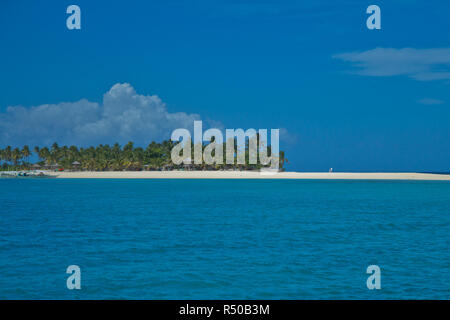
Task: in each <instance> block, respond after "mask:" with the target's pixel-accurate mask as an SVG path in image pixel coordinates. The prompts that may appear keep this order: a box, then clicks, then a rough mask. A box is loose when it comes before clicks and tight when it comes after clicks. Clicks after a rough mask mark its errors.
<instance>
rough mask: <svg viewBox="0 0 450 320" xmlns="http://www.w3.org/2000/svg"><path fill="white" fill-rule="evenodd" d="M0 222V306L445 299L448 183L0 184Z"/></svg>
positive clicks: (449, 255)
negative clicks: (373, 282)
mask: <svg viewBox="0 0 450 320" xmlns="http://www.w3.org/2000/svg"><path fill="white" fill-rule="evenodd" d="M0 217H1V218H0V219H1V220H0V299H143V298H145V299H344V298H349V299H384V298H388V299H411V298H412V299H416V298H430V299H431V298H437V299H449V298H450V251H449V244H450V183H448V182H417V181H416V182H401V181H295V180H284V181H277V180H266V181H262V180H64V179H0ZM372 264H375V265H378V266H379V267H380V268H381V287H382V288H381V290H368V289H367V286H366V280H367V277H368V276H369V275H368V274H366V269H367V267H368V266H369V265H372ZM69 265H78V266H80V268H81V287H82V288H81V290H68V289H67V287H66V279H67V277H68V276H69V275H68V274H66V268H67V267H68V266H69Z"/></svg>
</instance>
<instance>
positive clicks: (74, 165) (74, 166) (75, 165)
mask: <svg viewBox="0 0 450 320" xmlns="http://www.w3.org/2000/svg"><path fill="white" fill-rule="evenodd" d="M80 165H81V163H79V162H78V161H74V162H72V168H73V169H74V170H78V169H79V168H80Z"/></svg>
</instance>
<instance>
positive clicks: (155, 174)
mask: <svg viewBox="0 0 450 320" xmlns="http://www.w3.org/2000/svg"><path fill="white" fill-rule="evenodd" d="M46 174H48V175H50V176H52V177H56V178H58V179H305V180H430V181H450V175H446V174H434V173H415V172H331V173H330V172H255V171H99V172H97V171H79V172H46Z"/></svg>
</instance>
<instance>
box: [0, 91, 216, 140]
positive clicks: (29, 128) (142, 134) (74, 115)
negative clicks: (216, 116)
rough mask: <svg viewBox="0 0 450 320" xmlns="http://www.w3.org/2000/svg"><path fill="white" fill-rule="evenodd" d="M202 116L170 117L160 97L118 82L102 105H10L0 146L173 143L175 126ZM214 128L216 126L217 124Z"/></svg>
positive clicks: (0, 117)
mask: <svg viewBox="0 0 450 320" xmlns="http://www.w3.org/2000/svg"><path fill="white" fill-rule="evenodd" d="M199 119H200V116H199V115H198V114H188V113H184V112H174V113H171V112H169V111H168V110H167V107H166V104H165V103H164V102H163V101H162V100H161V99H160V98H159V97H158V96H156V95H141V94H138V93H136V91H135V89H134V88H133V87H132V86H131V85H130V84H128V83H118V84H115V85H113V86H112V87H111V89H110V90H109V91H108V92H106V93H105V94H104V95H103V102H102V103H101V104H99V103H96V102H90V101H88V100H86V99H82V100H79V101H77V102H62V103H58V104H43V105H39V106H33V107H29V108H26V107H23V106H10V107H8V108H7V109H6V112H3V113H0V145H3V146H5V145H14V146H17V145H24V144H28V145H30V146H34V145H50V144H51V143H53V142H55V141H56V142H58V143H60V144H68V145H70V144H75V145H95V144H100V143H102V144H106V143H109V144H112V143H115V142H119V143H122V144H123V143H126V142H128V141H130V140H131V141H134V142H135V143H136V144H148V143H149V142H151V141H152V140H155V141H158V140H162V139H169V138H170V134H171V132H172V130H174V129H176V128H187V129H189V128H191V127H192V125H193V122H194V120H199ZM214 125H217V123H215V124H214Z"/></svg>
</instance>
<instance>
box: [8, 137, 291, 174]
mask: <svg viewBox="0 0 450 320" xmlns="http://www.w3.org/2000/svg"><path fill="white" fill-rule="evenodd" d="M174 145H175V143H174V142H173V141H171V140H165V141H163V142H161V143H156V142H151V143H150V144H149V145H148V146H147V147H146V148H142V147H135V146H134V143H133V142H131V141H130V142H128V143H127V144H125V145H124V146H123V147H122V146H121V145H119V144H118V143H115V144H114V145H112V146H110V145H108V144H105V145H103V144H100V145H98V146H96V147H94V146H91V147H88V148H83V147H77V146H74V145H72V146H59V145H58V143H56V142H55V143H53V145H52V146H51V147H46V146H45V147H39V146H36V147H34V148H33V149H31V148H30V147H29V146H27V145H25V146H23V147H22V148H18V147H15V148H13V147H11V146H7V147H6V148H4V149H1V148H0V164H1V165H0V167H1V169H2V170H3V171H7V170H30V169H36V168H53V169H56V168H59V169H71V170H74V169H79V170H90V171H122V170H130V171H140V170H171V169H180V168H184V167H186V166H185V165H183V164H181V165H174V164H173V163H172V160H171V156H170V154H171V150H172V148H173V147H174ZM269 151H270V146H269ZM245 152H246V154H248V144H247V145H246V151H245ZM224 154H225V152H224ZM33 155H35V156H37V161H36V162H35V163H31V162H30V158H31V157H32V156H33ZM279 161H280V170H284V168H283V166H284V164H285V163H287V162H288V160H287V159H286V158H285V155H284V151H280V154H279ZM261 167H263V166H262V165H260V164H249V163H248V156H246V162H245V164H242V165H238V164H234V165H233V164H225V161H224V164H220V165H219V164H216V165H207V164H205V163H202V164H201V165H192V166H190V169H192V170H225V169H239V170H257V169H260V168H261Z"/></svg>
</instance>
